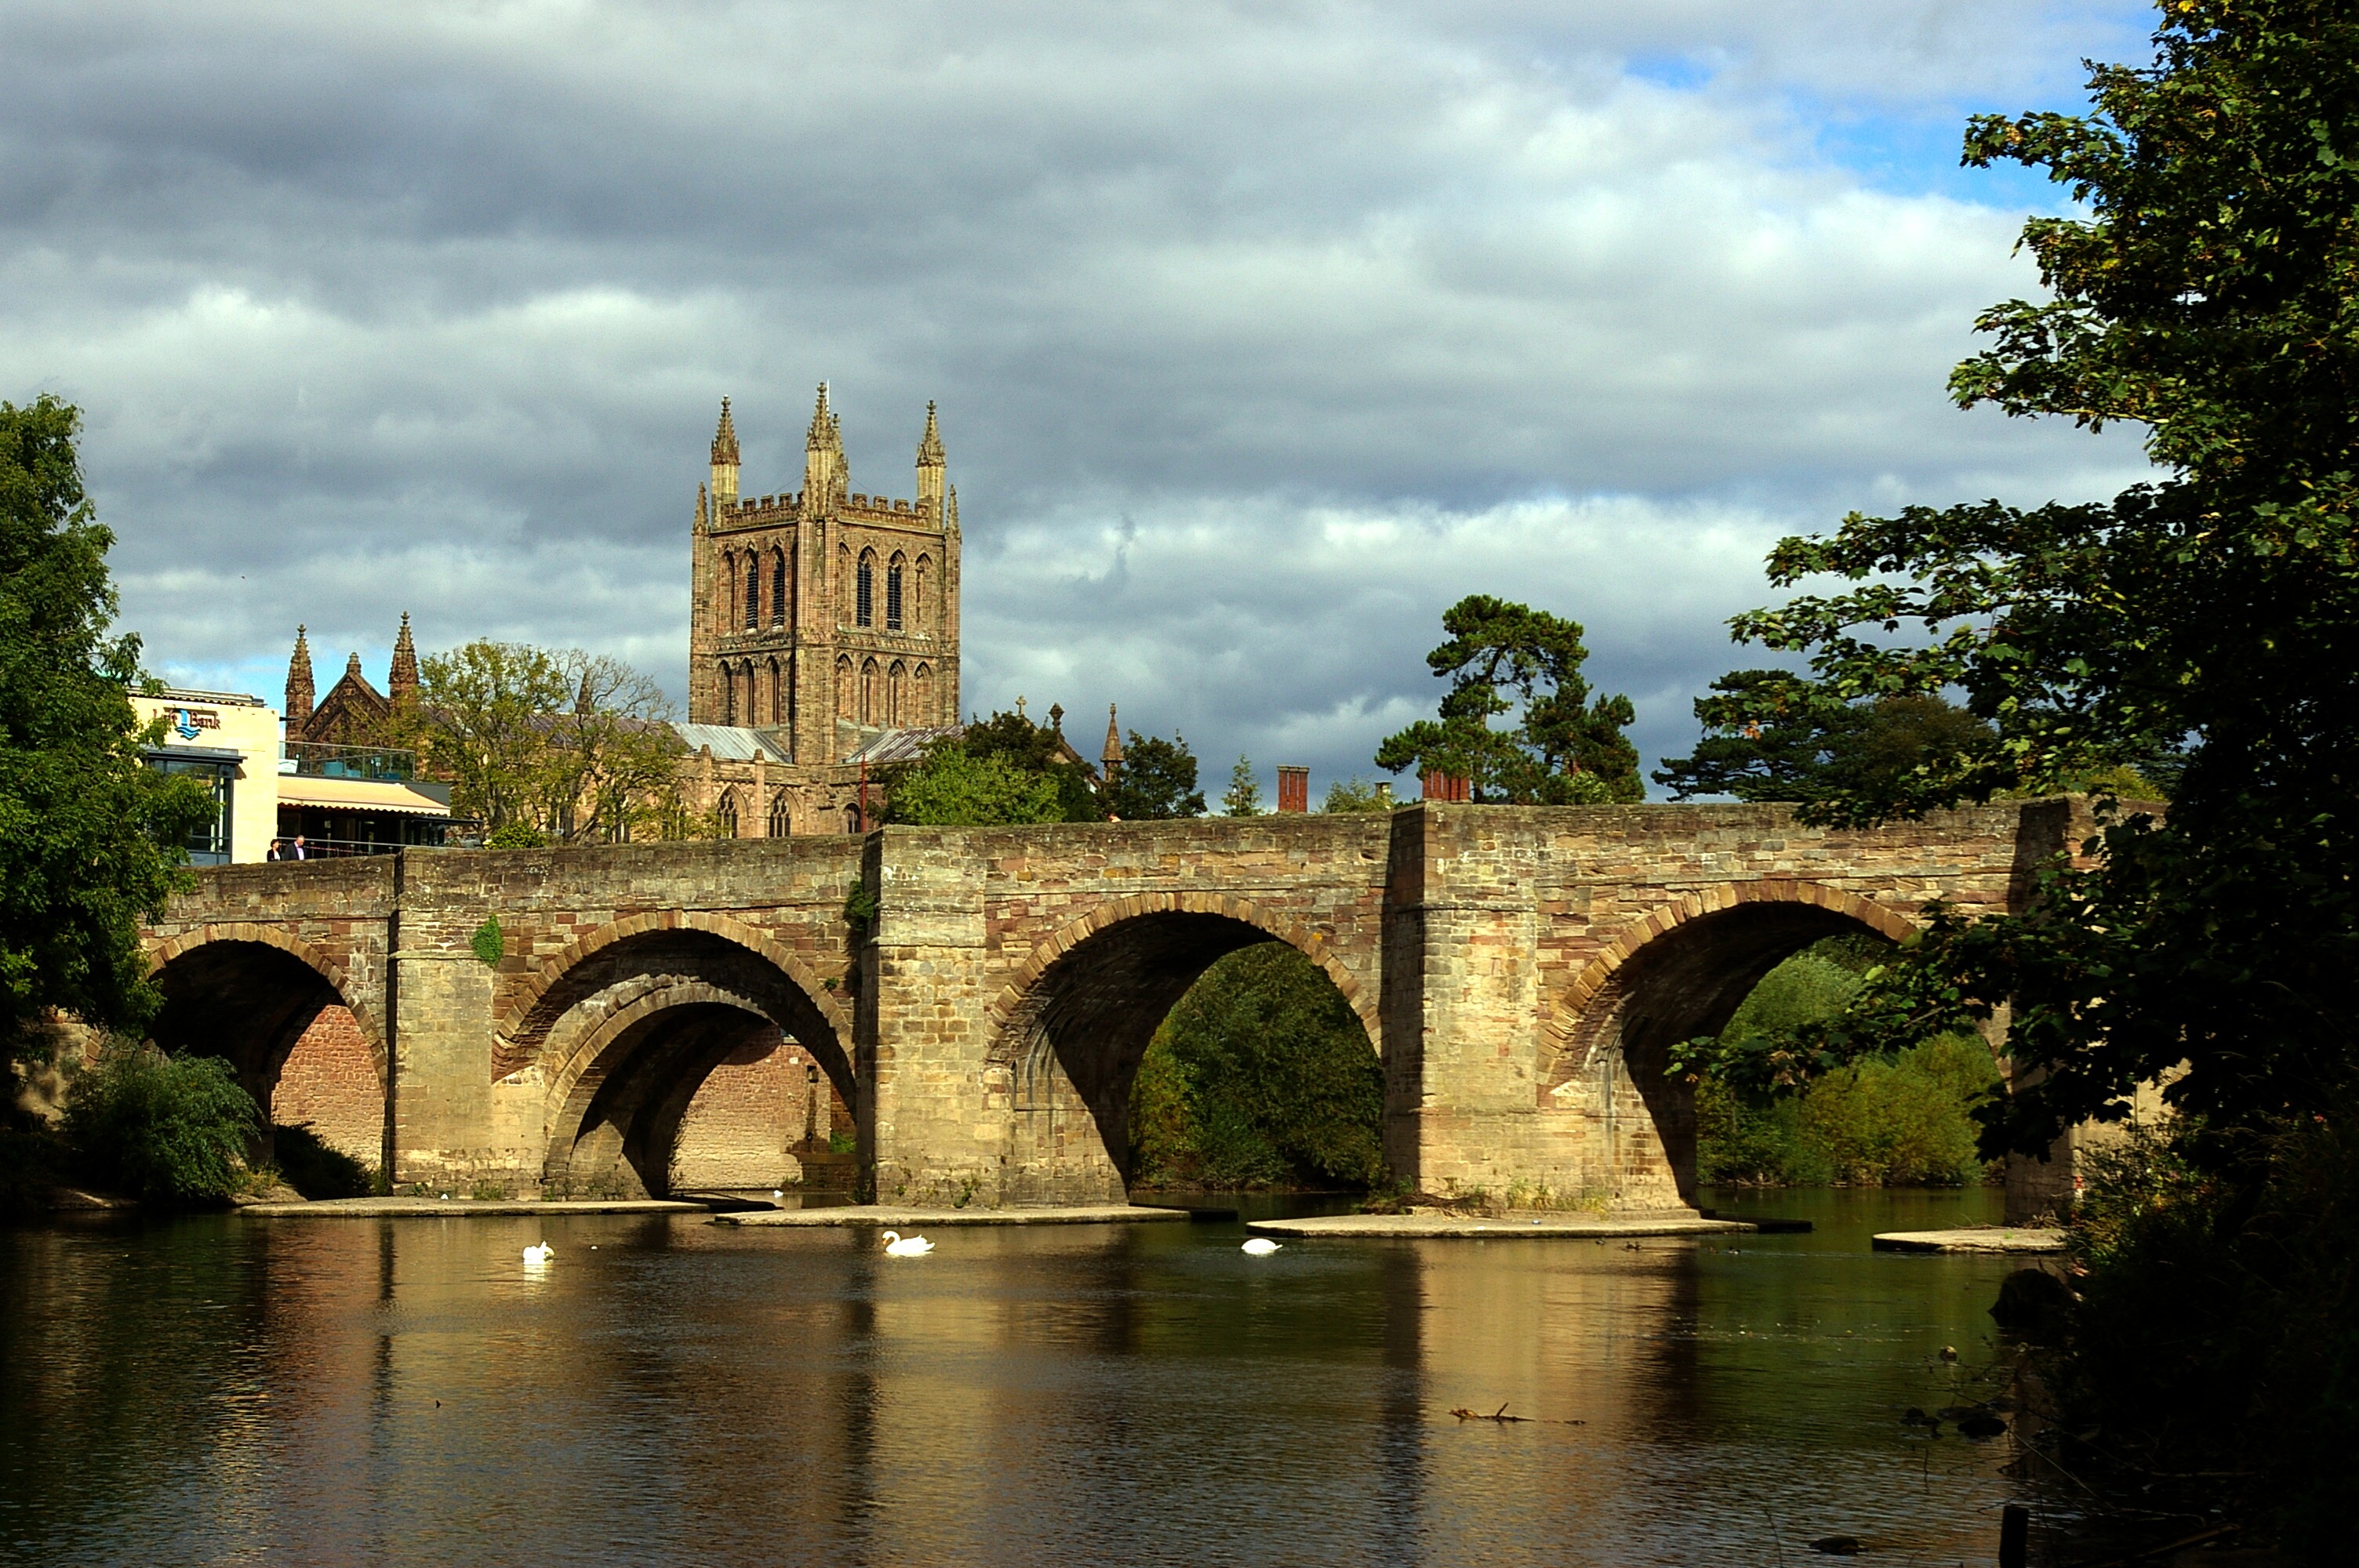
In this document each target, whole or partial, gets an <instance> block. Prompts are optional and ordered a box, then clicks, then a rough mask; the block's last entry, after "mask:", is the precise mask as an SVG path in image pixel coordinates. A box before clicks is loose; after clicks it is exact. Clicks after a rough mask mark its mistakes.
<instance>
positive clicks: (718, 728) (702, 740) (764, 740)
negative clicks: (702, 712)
mask: <svg viewBox="0 0 2359 1568" xmlns="http://www.w3.org/2000/svg"><path fill="white" fill-rule="evenodd" d="M672 729H673V730H675V731H677V732H678V733H679V738H680V739H681V740H683V741H687V742H688V749H689V750H690V751H691V752H694V751H697V750H700V749H701V748H702V747H706V746H710V747H712V758H713V761H715V762H752V761H754V760H755V759H756V757H758V758H760V759H761V760H762V761H764V762H792V761H793V760H794V759H792V758H791V757H789V756H788V755H787V753H786V752H782V751H780V750H779V749H778V746H777V742H776V741H771V740H770V739H769V738H768V737H766V736H765V735H764V734H763V733H762V732H761V731H760V730H747V729H745V728H742V727H741V726H738V725H734V724H680V723H674V724H673V725H672Z"/></svg>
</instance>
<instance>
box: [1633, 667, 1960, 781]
mask: <svg viewBox="0 0 2359 1568" xmlns="http://www.w3.org/2000/svg"><path fill="white" fill-rule="evenodd" d="M1712 691H1713V693H1714V695H1713V696H1711V697H1698V698H1697V699H1696V704H1695V713H1696V718H1697V719H1699V720H1701V722H1702V724H1703V730H1704V733H1703V739H1702V741H1701V742H1699V743H1698V745H1697V746H1696V749H1695V752H1694V753H1693V754H1692V755H1690V756H1686V757H1677V758H1669V759H1666V760H1665V762H1664V763H1663V765H1662V766H1661V767H1659V768H1658V769H1656V770H1655V782H1656V783H1657V784H1666V785H1669V787H1670V789H1671V791H1672V793H1673V794H1674V795H1677V796H1678V798H1680V799H1681V800H1686V799H1688V798H1690V796H1693V795H1734V796H1735V797H1736V798H1737V799H1739V800H1786V801H1815V800H1825V799H1828V798H1829V797H1831V796H1833V795H1840V794H1843V793H1845V792H1850V793H1853V794H1864V795H1875V794H1884V793H1889V792H1890V791H1891V790H1892V789H1894V788H1895V787H1897V785H1898V784H1899V782H1900V781H1901V780H1903V779H1904V778H1906V777H1907V776H1908V774H1909V773H1912V772H1914V770H1915V769H1916V768H1917V767H1918V766H1919V764H1920V762H1923V760H1924V759H1925V758H1927V757H1929V756H1933V757H1939V756H1946V755H1949V754H1951V753H1953V752H1958V751H1961V750H1964V749H1966V748H1968V747H1972V746H1974V745H1978V744H1985V743H1989V742H1993V741H1995V740H1996V736H1995V733H1994V732H1993V731H1992V730H1991V727H1990V726H1989V725H1988V724H1986V723H1984V721H1983V720H1982V719H1977V718H1975V717H1974V716H1973V714H1971V713H1969V712H1967V711H1966V710H1965V709H1964V708H1960V707H1958V706H1957V705H1956V704H1955V703H1952V702H1950V701H1948V700H1947V699H1945V698H1944V697H1940V696H1939V695H1937V694H1930V693H1921V692H1902V693H1894V694H1891V695H1887V696H1884V697H1869V698H1865V699H1863V700H1856V701H1850V702H1844V701H1831V700H1827V699H1826V697H1825V694H1823V693H1822V692H1820V691H1818V690H1817V689H1815V688H1814V687H1812V686H1811V684H1810V682H1808V681H1806V680H1802V679H1800V678H1799V677H1797V676H1792V675H1789V674H1787V673H1786V672H1784V671H1782V670H1739V671H1737V672H1736V673H1735V674H1734V675H1726V676H1721V678H1720V679H1718V680H1716V681H1714V682H1712ZM1765 714H1767V715H1768V716H1769V717H1767V718H1765V717H1764V715H1765Z"/></svg>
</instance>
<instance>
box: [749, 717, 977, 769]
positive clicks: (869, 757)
mask: <svg viewBox="0 0 2359 1568" xmlns="http://www.w3.org/2000/svg"><path fill="white" fill-rule="evenodd" d="M965 732H966V726H964V725H962V724H944V725H940V726H937V727H936V728H934V729H931V730H886V731H885V733H883V734H882V735H879V736H877V737H876V739H875V740H874V741H869V742H868V744H866V745H865V746H863V747H861V748H860V750H858V751H857V752H853V753H852V755H850V756H848V757H846V758H844V759H843V760H844V762H847V763H859V762H866V763H867V764H868V765H869V766H870V767H875V766H878V765H879V764H881V763H885V762H916V761H917V760H918V759H919V757H922V756H924V755H925V754H926V748H927V747H929V746H930V745H932V744H933V743H934V742H935V741H946V740H949V739H950V738H951V736H953V735H962V734H964V733H965ZM717 754H718V753H716V755H717Z"/></svg>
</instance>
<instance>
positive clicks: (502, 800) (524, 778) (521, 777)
mask: <svg viewBox="0 0 2359 1568" xmlns="http://www.w3.org/2000/svg"><path fill="white" fill-rule="evenodd" d="M670 714H671V708H670V705H669V702H668V701H667V700H666V699H665V697H664V696H663V693H662V691H661V689H660V688H659V687H657V686H656V684H655V682H654V681H652V680H650V679H649V678H648V677H647V676H644V675H641V674H640V673H639V672H638V671H636V670H634V669H632V668H631V667H630V666H629V665H625V664H623V663H622V662H621V661H619V660H616V659H611V658H607V657H604V656H603V655H599V654H585V653H583V652H582V651H581V650H580V649H578V648H577V649H564V650H557V649H549V648H537V647H533V646H531V645H529V644H527V643H495V642H492V641H490V640H488V639H484V638H478V639H477V640H475V641H474V642H472V643H466V644H465V645H463V646H462V647H458V648H453V649H451V651H450V652H449V653H447V654H431V655H429V656H428V657H427V658H426V660H425V661H424V662H423V663H422V664H421V665H420V666H419V701H418V704H417V706H416V707H415V708H413V709H409V710H407V711H405V712H402V713H399V714H397V715H396V716H395V723H396V725H397V729H398V731H399V737H400V738H401V739H402V740H404V741H407V742H408V743H410V744H414V745H416V746H417V747H418V748H419V750H420V751H421V752H423V753H424V757H425V762H426V764H427V766H428V767H429V768H430V769H431V770H433V771H434V772H436V773H440V774H442V775H444V776H446V777H448V778H449V779H450V780H451V806H452V808H453V809H454V810H455V811H457V812H458V813H460V814H461V815H462V816H472V817H473V818H475V819H476V820H478V821H480V822H482V823H483V824H484V828H485V830H486V834H487V837H488V838H490V839H492V840H494V841H496V842H498V843H501V844H504V845H508V844H526V843H560V844H561V843H578V842H582V841H584V840H591V839H603V838H623V837H625V836H636V833H637V832H638V831H639V830H640V829H641V828H643V827H652V828H653V829H655V830H656V831H658V833H661V832H664V831H665V827H664V825H665V823H666V821H667V820H676V819H677V817H678V813H677V812H669V813H668V811H667V807H668V806H669V805H671V804H673V801H672V796H673V795H675V794H676V784H675V781H676V779H677V777H678V768H679V758H680V757H681V756H682V755H683V754H684V753H685V751H686V748H685V747H684V746H683V745H682V744H681V742H680V740H679V734H678V733H677V732H676V731H675V730H672V729H671V727H670V725H669V723H668V722H666V721H667V720H668V719H669V718H670Z"/></svg>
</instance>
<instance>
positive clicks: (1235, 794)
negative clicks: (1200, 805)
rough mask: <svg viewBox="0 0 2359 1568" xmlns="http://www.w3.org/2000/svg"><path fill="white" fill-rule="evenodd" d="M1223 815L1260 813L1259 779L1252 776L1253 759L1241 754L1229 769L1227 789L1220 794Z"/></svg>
mask: <svg viewBox="0 0 2359 1568" xmlns="http://www.w3.org/2000/svg"><path fill="white" fill-rule="evenodd" d="M1221 815H1222V816H1260V815H1261V781H1260V780H1259V779H1257V778H1256V777H1254V765H1253V759H1252V758H1250V757H1244V756H1241V757H1239V758H1238V759H1237V765H1236V766H1235V767H1234V768H1231V769H1230V770H1229V789H1228V793H1227V794H1226V795H1222V796H1221Z"/></svg>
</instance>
